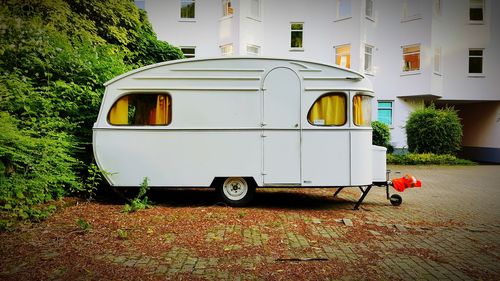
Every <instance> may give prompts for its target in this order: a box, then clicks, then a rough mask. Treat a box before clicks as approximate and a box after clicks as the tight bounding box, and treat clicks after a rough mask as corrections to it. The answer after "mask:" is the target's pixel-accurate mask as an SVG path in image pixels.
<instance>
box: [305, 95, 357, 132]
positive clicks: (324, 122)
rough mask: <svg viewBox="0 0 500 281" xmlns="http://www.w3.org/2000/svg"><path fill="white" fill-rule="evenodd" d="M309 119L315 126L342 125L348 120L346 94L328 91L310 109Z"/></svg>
mask: <svg viewBox="0 0 500 281" xmlns="http://www.w3.org/2000/svg"><path fill="white" fill-rule="evenodd" d="M307 120H308V121H309V123H310V124H311V125H315V126H342V125H344V124H345V123H346V120H347V107H346V95H345V94H344V93H328V94H326V95H324V96H321V97H320V98H319V99H317V100H316V101H315V102H314V104H313V105H312V106H311V108H310V109H309V113H308V114H307Z"/></svg>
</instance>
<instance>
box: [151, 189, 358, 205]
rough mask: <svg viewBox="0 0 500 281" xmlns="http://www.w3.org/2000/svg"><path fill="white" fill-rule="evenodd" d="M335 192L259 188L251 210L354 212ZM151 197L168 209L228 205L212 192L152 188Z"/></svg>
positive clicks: (209, 190)
mask: <svg viewBox="0 0 500 281" xmlns="http://www.w3.org/2000/svg"><path fill="white" fill-rule="evenodd" d="M334 191H335V189H331V192H327V193H328V195H327V194H313V193H308V192H300V191H297V190H292V189H273V190H267V189H257V192H256V194H255V197H254V199H253V200H252V202H251V203H250V205H249V206H248V207H250V208H259V209H290V210H327V209H352V208H353V206H354V203H355V202H353V201H350V200H348V199H347V200H346V199H342V198H333V193H334ZM149 198H150V199H151V200H152V201H154V202H155V203H156V204H157V205H164V206H169V207H201V206H216V205H218V206H226V204H225V203H223V202H222V200H221V199H220V198H219V197H218V195H217V193H216V192H215V191H214V190H213V189H199V188H196V189H160V188H157V189H152V190H150V192H149Z"/></svg>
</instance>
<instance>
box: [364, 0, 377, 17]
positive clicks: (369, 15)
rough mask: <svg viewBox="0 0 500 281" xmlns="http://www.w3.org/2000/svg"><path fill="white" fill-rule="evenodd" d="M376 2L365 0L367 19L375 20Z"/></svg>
mask: <svg viewBox="0 0 500 281" xmlns="http://www.w3.org/2000/svg"><path fill="white" fill-rule="evenodd" d="M374 2H375V1H374V0H365V18H367V19H369V20H371V21H374V19H375V17H374V16H373V14H374V5H375V3H374ZM368 3H371V4H370V7H371V10H370V12H371V13H370V14H368V7H369V5H368Z"/></svg>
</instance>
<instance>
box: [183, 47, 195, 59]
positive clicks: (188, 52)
mask: <svg viewBox="0 0 500 281" xmlns="http://www.w3.org/2000/svg"><path fill="white" fill-rule="evenodd" d="M181 51H182V53H183V54H184V57H185V58H186V59H192V58H194V57H195V55H196V48H195V47H181Z"/></svg>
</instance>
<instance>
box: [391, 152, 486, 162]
mask: <svg viewBox="0 0 500 281" xmlns="http://www.w3.org/2000/svg"><path fill="white" fill-rule="evenodd" d="M387 163H388V164H398V165H475V164H476V163H474V162H472V161H469V160H465V159H460V158H457V157H456V156H454V155H450V154H442V155H437V154H433V153H421V154H417V153H407V154H401V155H395V154H387Z"/></svg>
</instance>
